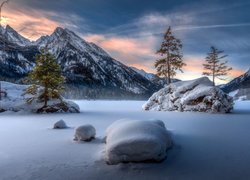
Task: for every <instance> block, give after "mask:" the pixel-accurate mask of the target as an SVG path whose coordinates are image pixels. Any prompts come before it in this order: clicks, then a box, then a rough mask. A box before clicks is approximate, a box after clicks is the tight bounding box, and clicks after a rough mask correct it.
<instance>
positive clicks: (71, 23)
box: [2, 3, 83, 40]
mask: <svg viewBox="0 0 250 180" xmlns="http://www.w3.org/2000/svg"><path fill="white" fill-rule="evenodd" d="M2 16H3V18H2V22H3V24H4V25H7V24H8V25H10V26H11V27H13V28H14V29H16V30H17V31H18V32H19V33H20V34H22V35H23V36H25V37H27V38H29V39H32V40H36V39H37V38H39V37H40V36H42V35H48V34H51V33H52V32H53V30H54V29H55V28H56V27H58V26H61V27H70V29H72V30H78V24H79V23H80V22H81V21H82V20H83V19H82V18H80V17H78V16H77V15H75V14H67V16H63V15H62V14H61V13H58V12H53V11H44V10H37V9H36V10H34V9H26V8H25V7H17V5H16V4H13V3H10V4H8V6H6V7H4V10H3V12H2Z"/></svg>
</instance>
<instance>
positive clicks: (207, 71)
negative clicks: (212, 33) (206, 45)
mask: <svg viewBox="0 0 250 180" xmlns="http://www.w3.org/2000/svg"><path fill="white" fill-rule="evenodd" d="M223 53H224V51H220V50H218V49H217V48H215V47H213V46H212V47H211V48H210V52H209V53H208V54H207V57H206V60H205V61H206V63H204V64H203V67H204V72H203V75H205V76H212V78H213V84H214V86H215V78H218V79H221V80H224V79H223V78H221V76H226V75H227V74H228V72H229V71H231V70H232V68H231V67H229V66H227V61H222V60H223V59H224V58H226V57H227V56H228V55H223Z"/></svg>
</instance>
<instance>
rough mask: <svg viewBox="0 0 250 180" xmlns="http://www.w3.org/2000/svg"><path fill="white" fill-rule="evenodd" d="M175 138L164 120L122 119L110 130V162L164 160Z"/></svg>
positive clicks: (107, 147)
mask: <svg viewBox="0 0 250 180" xmlns="http://www.w3.org/2000/svg"><path fill="white" fill-rule="evenodd" d="M171 145H172V143H171V138H170V135H169V133H168V132H167V130H166V128H165V125H164V123H163V122H162V121H160V120H157V121H139V120H119V121H116V122H114V123H113V124H111V125H110V126H109V127H108V128H107V130H106V151H105V159H106V162H107V163H108V164H118V163H121V162H142V161H162V160H164V159H165V158H166V152H167V149H169V148H170V147H171Z"/></svg>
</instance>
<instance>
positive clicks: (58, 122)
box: [54, 120, 68, 129]
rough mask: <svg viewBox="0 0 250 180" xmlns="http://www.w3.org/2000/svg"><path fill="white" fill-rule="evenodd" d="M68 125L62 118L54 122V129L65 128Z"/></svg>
mask: <svg viewBox="0 0 250 180" xmlns="http://www.w3.org/2000/svg"><path fill="white" fill-rule="evenodd" d="M67 127H68V126H67V125H66V123H65V122H64V120H60V121H57V122H56V123H55V124H54V129H65V128H67Z"/></svg>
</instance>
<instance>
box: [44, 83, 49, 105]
mask: <svg viewBox="0 0 250 180" xmlns="http://www.w3.org/2000/svg"><path fill="white" fill-rule="evenodd" d="M47 106H48V86H47V84H45V86H44V107H47Z"/></svg>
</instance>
